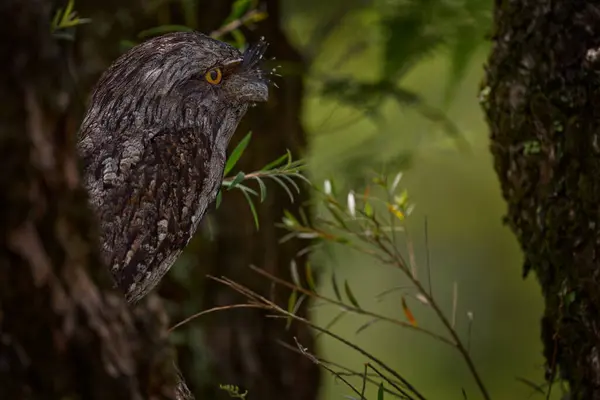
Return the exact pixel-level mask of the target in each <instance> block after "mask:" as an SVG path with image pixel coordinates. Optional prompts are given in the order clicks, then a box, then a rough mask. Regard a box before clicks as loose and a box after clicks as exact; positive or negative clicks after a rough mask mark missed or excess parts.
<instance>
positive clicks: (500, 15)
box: [480, 0, 600, 400]
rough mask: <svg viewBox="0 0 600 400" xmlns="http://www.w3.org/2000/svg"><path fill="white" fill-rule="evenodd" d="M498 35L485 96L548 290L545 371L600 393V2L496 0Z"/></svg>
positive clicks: (580, 395) (494, 142) (515, 225)
mask: <svg viewBox="0 0 600 400" xmlns="http://www.w3.org/2000/svg"><path fill="white" fill-rule="evenodd" d="M493 40H494V44H493V48H492V54H491V56H490V59H489V64H488V66H487V77H486V82H485V84H484V85H483V89H482V92H481V95H480V96H481V101H482V104H483V108H484V110H485V112H486V114H487V119H488V123H489V126H490V128H491V151H492V154H493V156H494V165H495V169H496V172H497V174H498V177H499V179H500V183H501V187H502V193H503V195H504V198H505V199H506V201H507V203H508V215H507V217H506V221H507V223H508V225H509V226H510V227H511V228H512V230H513V232H514V233H515V235H516V236H517V238H518V240H519V242H520V244H521V247H522V249H523V252H524V255H525V265H524V274H525V275H526V274H527V272H528V271H530V270H531V271H533V272H535V274H536V276H537V278H538V281H539V283H540V285H541V287H542V291H543V295H544V298H545V311H544V316H543V319H542V340H543V342H544V355H545V358H546V362H547V374H546V378H551V377H553V376H555V375H556V374H557V373H558V374H560V375H559V376H560V377H561V378H562V379H565V380H566V381H567V382H568V383H569V385H570V387H571V391H572V397H571V398H573V399H586V400H589V399H600V137H599V136H600V78H599V77H600V74H599V73H600V63H599V62H600V2H597V1H583V0H535V1H534V0H518V1H517V0H515V1H500V0H497V1H496V2H495V32H494V35H493ZM517 329H518V328H517Z"/></svg>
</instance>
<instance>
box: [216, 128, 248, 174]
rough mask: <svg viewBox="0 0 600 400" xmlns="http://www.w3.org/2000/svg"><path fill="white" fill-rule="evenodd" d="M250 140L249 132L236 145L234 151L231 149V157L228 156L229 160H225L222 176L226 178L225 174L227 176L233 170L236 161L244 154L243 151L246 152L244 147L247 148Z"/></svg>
mask: <svg viewBox="0 0 600 400" xmlns="http://www.w3.org/2000/svg"><path fill="white" fill-rule="evenodd" d="M250 139H252V132H251V131H250V132H248V133H247V134H246V136H244V138H243V139H242V140H240V142H239V143H238V145H237V146H235V149H233V151H232V152H231V155H230V156H229V158H228V159H227V163H226V164H225V170H224V172H223V176H227V174H229V172H230V171H231V170H232V169H233V167H235V164H237V162H238V160H239V159H240V157H241V156H242V154H243V153H244V150H246V147H248V143H250Z"/></svg>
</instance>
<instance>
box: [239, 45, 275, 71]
mask: <svg viewBox="0 0 600 400" xmlns="http://www.w3.org/2000/svg"><path fill="white" fill-rule="evenodd" d="M267 47H269V44H268V43H267V42H266V41H265V38H264V37H261V38H260V39H259V40H258V42H256V43H254V44H252V45H250V46H249V47H248V48H247V49H246V51H245V52H244V55H243V58H244V61H243V62H242V66H243V68H245V69H253V68H256V67H258V66H259V65H260V63H261V62H262V60H263V57H264V55H265V52H266V51H267Z"/></svg>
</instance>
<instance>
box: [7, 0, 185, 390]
mask: <svg viewBox="0 0 600 400" xmlns="http://www.w3.org/2000/svg"><path fill="white" fill-rule="evenodd" d="M50 7H51V2H50V1H44V0H5V1H3V2H1V3H0V15H2V19H3V23H2V24H1V25H0V58H1V59H2V60H3V71H2V72H3V73H2V74H0V104H2V107H0V113H1V114H0V119H1V121H2V124H1V125H0V170H1V171H2V174H0V220H1V222H2V223H1V224H0V393H2V398H7V399H65V398H70V399H86V400H87V399H99V400H100V399H102V400H104V399H140V400H141V399H174V398H175V396H176V395H175V386H176V382H177V376H176V374H175V372H174V369H173V365H172V352H171V351H170V349H169V347H168V342H167V336H166V331H165V327H166V324H167V322H166V318H165V314H164V312H163V311H162V308H161V305H160V303H159V302H157V301H156V298H154V299H149V300H148V301H147V302H144V303H143V304H141V305H140V307H138V308H137V309H136V310H135V311H133V312H131V311H129V309H128V307H127V305H126V303H125V301H124V300H123V298H122V296H121V295H120V294H119V293H117V292H115V291H113V290H112V289H111V288H112V282H111V280H110V278H109V275H108V273H107V270H106V267H105V266H103V265H102V264H101V263H100V258H99V252H98V251H97V246H96V233H95V230H94V229H93V228H92V227H93V220H92V218H91V213H90V211H89V209H88V207H87V197H86V194H85V191H84V190H83V189H82V188H81V187H80V178H79V171H78V168H77V159H76V157H75V151H74V141H73V140H74V138H75V132H76V129H77V126H76V125H74V124H71V123H69V121H70V120H69V119H68V118H65V114H66V113H67V110H68V108H69V105H70V100H71V98H70V93H69V92H68V91H67V90H65V87H66V85H65V76H66V75H65V70H64V67H65V63H64V62H63V61H64V60H63V59H62V57H61V54H60V51H59V48H58V46H57V42H56V40H54V39H53V38H52V37H51V35H50V27H49V22H50V20H51V13H50V11H51V10H50Z"/></svg>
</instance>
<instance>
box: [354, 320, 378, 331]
mask: <svg viewBox="0 0 600 400" xmlns="http://www.w3.org/2000/svg"><path fill="white" fill-rule="evenodd" d="M379 321H381V318H373V319H371V320H369V321H368V322H366V323H364V324H363V325H361V326H359V327H358V329H357V330H356V332H354V333H355V334H356V335H358V334H359V333H361V332H362V331H364V330H365V329H367V328H369V327H370V326H373V325H375V324H376V323H377V322H379Z"/></svg>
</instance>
